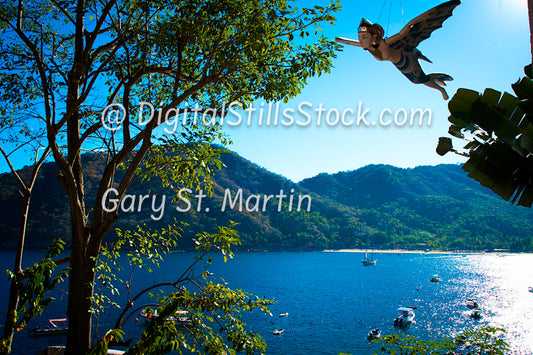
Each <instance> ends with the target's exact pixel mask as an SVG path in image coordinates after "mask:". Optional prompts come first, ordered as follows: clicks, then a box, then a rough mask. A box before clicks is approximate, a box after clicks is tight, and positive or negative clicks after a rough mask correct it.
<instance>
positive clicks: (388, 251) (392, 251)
mask: <svg viewBox="0 0 533 355" xmlns="http://www.w3.org/2000/svg"><path fill="white" fill-rule="evenodd" d="M323 252H326V253H366V252H368V250H367V249H325V250H323ZM373 253H374V254H380V253H382V254H456V255H461V254H468V255H478V254H494V255H498V254H502V255H516V254H531V253H524V252H517V253H513V252H510V251H497V250H494V251H453V250H450V251H446V250H429V251H426V250H405V249H374V250H373Z"/></svg>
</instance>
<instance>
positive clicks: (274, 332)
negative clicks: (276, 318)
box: [272, 329, 285, 335]
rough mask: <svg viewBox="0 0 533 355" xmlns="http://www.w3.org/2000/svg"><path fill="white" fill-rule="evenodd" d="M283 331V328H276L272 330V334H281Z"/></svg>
mask: <svg viewBox="0 0 533 355" xmlns="http://www.w3.org/2000/svg"><path fill="white" fill-rule="evenodd" d="M284 331H285V329H276V330H274V331H273V332H272V334H274V335H281V334H283V332H284Z"/></svg>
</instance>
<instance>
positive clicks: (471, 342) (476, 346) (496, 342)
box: [373, 327, 509, 355]
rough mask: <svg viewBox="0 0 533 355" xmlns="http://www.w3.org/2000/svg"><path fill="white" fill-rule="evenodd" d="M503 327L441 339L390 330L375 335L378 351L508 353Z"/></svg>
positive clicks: (399, 353)
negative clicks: (390, 332) (426, 339)
mask: <svg viewBox="0 0 533 355" xmlns="http://www.w3.org/2000/svg"><path fill="white" fill-rule="evenodd" d="M503 332H505V331H504V330H503V329H501V328H493V327H483V328H480V329H479V330H467V331H464V332H462V333H460V334H459V335H457V336H456V337H455V338H444V339H440V340H429V341H424V340H419V339H416V338H415V337H413V336H411V335H398V334H391V335H386V336H384V337H382V338H379V339H375V340H374V341H373V342H377V343H378V344H379V346H380V348H379V350H378V352H377V353H376V354H394V355H413V354H424V355H429V354H435V355H436V354H442V355H454V354H472V355H474V354H492V355H499V354H505V353H506V351H509V344H508V343H507V342H505V341H504V340H503V339H501V333H503Z"/></svg>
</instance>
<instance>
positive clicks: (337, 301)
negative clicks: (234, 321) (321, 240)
mask: <svg viewBox="0 0 533 355" xmlns="http://www.w3.org/2000/svg"><path fill="white" fill-rule="evenodd" d="M362 256H363V255H362V254H360V253H349V252H315V253H313V252H302V253H298V252H268V253H260V252H254V253H237V254H236V255H235V257H234V259H233V260H230V261H229V262H227V263H223V262H222V260H219V259H217V258H215V260H214V263H213V265H212V267H210V270H211V271H213V272H214V273H215V276H214V277H223V278H224V280H225V281H226V282H228V283H229V286H230V287H231V288H234V289H243V290H245V291H248V292H251V293H255V294H257V295H259V296H261V297H267V298H274V299H275V300H276V301H277V303H276V304H274V305H272V306H271V311H272V314H273V316H272V317H269V316H266V315H262V314H260V313H256V312H254V313H253V314H252V315H251V316H250V318H249V319H248V323H249V325H250V327H251V328H252V329H254V330H255V331H258V332H259V333H260V334H262V336H263V337H264V338H265V339H266V341H267V344H268V348H267V353H268V354H298V355H299V354H338V353H340V352H345V353H351V354H372V353H373V349H372V348H369V344H368V342H367V341H366V334H367V333H368V331H369V330H370V329H372V328H376V327H378V328H380V329H381V330H382V332H383V333H384V334H391V333H398V332H402V333H406V334H410V335H413V336H415V337H418V338H421V339H436V338H440V337H445V336H453V335H455V334H457V333H458V332H460V331H461V330H464V329H472V328H477V327H480V326H484V325H491V326H499V327H503V328H505V329H506V331H507V332H506V340H507V341H508V342H509V343H510V344H511V347H512V349H513V350H512V354H533V293H530V292H528V286H533V255H507V256H499V255H466V256H462V255H436V254H401V255H399V254H395V253H376V254H375V257H376V258H377V259H378V262H377V265H375V266H370V267H365V266H362V264H361V258H362ZM192 257H193V254H192V253H174V254H171V255H170V256H168V257H167V259H166V261H165V263H164V264H163V265H162V267H161V269H159V270H157V271H155V272H154V273H152V274H149V275H146V274H139V273H137V274H136V275H135V277H134V282H133V285H134V287H136V288H138V289H140V288H141V287H143V286H150V285H152V284H153V283H155V282H161V281H168V280H171V279H172V278H175V277H176V275H177V274H181V272H182V270H183V268H184V267H185V266H186V265H188V264H189V263H190V262H191V261H192ZM0 258H1V259H0V268H1V269H2V270H4V269H6V268H9V267H11V266H12V253H10V252H0ZM32 258H36V255H32V253H30V254H27V259H28V260H29V259H32ZM197 271H198V272H201V271H203V267H202V266H198V268H197ZM433 274H439V275H440V277H441V278H442V279H443V281H442V282H439V283H431V282H429V279H430V277H431V276H432V275H433ZM7 294H8V283H7V281H6V278H5V277H3V278H2V279H1V280H0V299H1V300H2V302H1V304H2V307H1V309H0V312H2V313H0V317H1V318H2V323H3V319H4V317H5V313H4V312H5V307H6V303H7ZM55 296H56V297H57V298H58V299H63V301H64V300H65V296H62V294H61V293H58V294H56V295H55ZM469 297H473V298H476V299H477V300H478V301H479V303H480V304H481V306H482V308H483V312H484V317H483V318H482V319H481V320H473V319H471V318H470V317H469V315H468V309H467V308H466V306H465V300H466V298H469ZM399 306H417V309H416V311H415V312H416V318H415V320H416V323H415V324H414V325H412V326H411V327H410V328H409V329H408V330H397V329H395V328H394V327H393V325H392V320H393V319H394V318H395V317H396V316H397V311H396V309H397V308H398V307H399ZM286 312H288V313H289V315H288V316H287V317H279V316H278V315H279V314H281V313H286ZM59 317H64V302H63V304H61V303H59V304H57V305H55V306H54V307H52V308H50V309H48V310H47V311H46V312H45V314H44V315H43V317H42V319H40V320H38V321H35V322H33V323H32V324H31V325H30V327H28V328H31V327H32V326H33V325H35V324H45V322H46V319H48V318H59ZM113 319H114V318H113V315H112V314H110V315H109V316H106V317H104V318H103V319H102V320H101V324H103V325H104V326H105V325H109V324H112V320H113ZM281 328H282V329H284V330H285V332H284V333H283V334H282V335H273V334H272V331H273V330H274V329H281ZM125 329H126V331H128V332H136V331H139V330H140V326H139V324H138V323H134V322H130V324H129V325H128V327H126V328H125ZM126 337H128V335H126ZM62 341H64V339H63V338H61V337H49V338H41V339H34V338H29V337H27V335H26V331H24V332H22V334H20V335H18V336H17V337H16V340H15V350H16V353H20V354H26V353H30V352H33V351H35V350H39V349H42V347H43V345H46V344H61V342H62ZM374 346H375V345H374Z"/></svg>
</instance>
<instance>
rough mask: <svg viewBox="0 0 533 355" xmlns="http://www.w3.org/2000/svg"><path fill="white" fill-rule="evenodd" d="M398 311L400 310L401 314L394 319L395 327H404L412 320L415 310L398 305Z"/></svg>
mask: <svg viewBox="0 0 533 355" xmlns="http://www.w3.org/2000/svg"><path fill="white" fill-rule="evenodd" d="M398 312H402V314H401V315H400V316H398V317H396V318H395V319H394V326H395V327H406V326H409V325H410V324H411V323H413V322H414V319H415V312H414V311H413V309H412V308H411V307H400V308H398Z"/></svg>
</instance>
